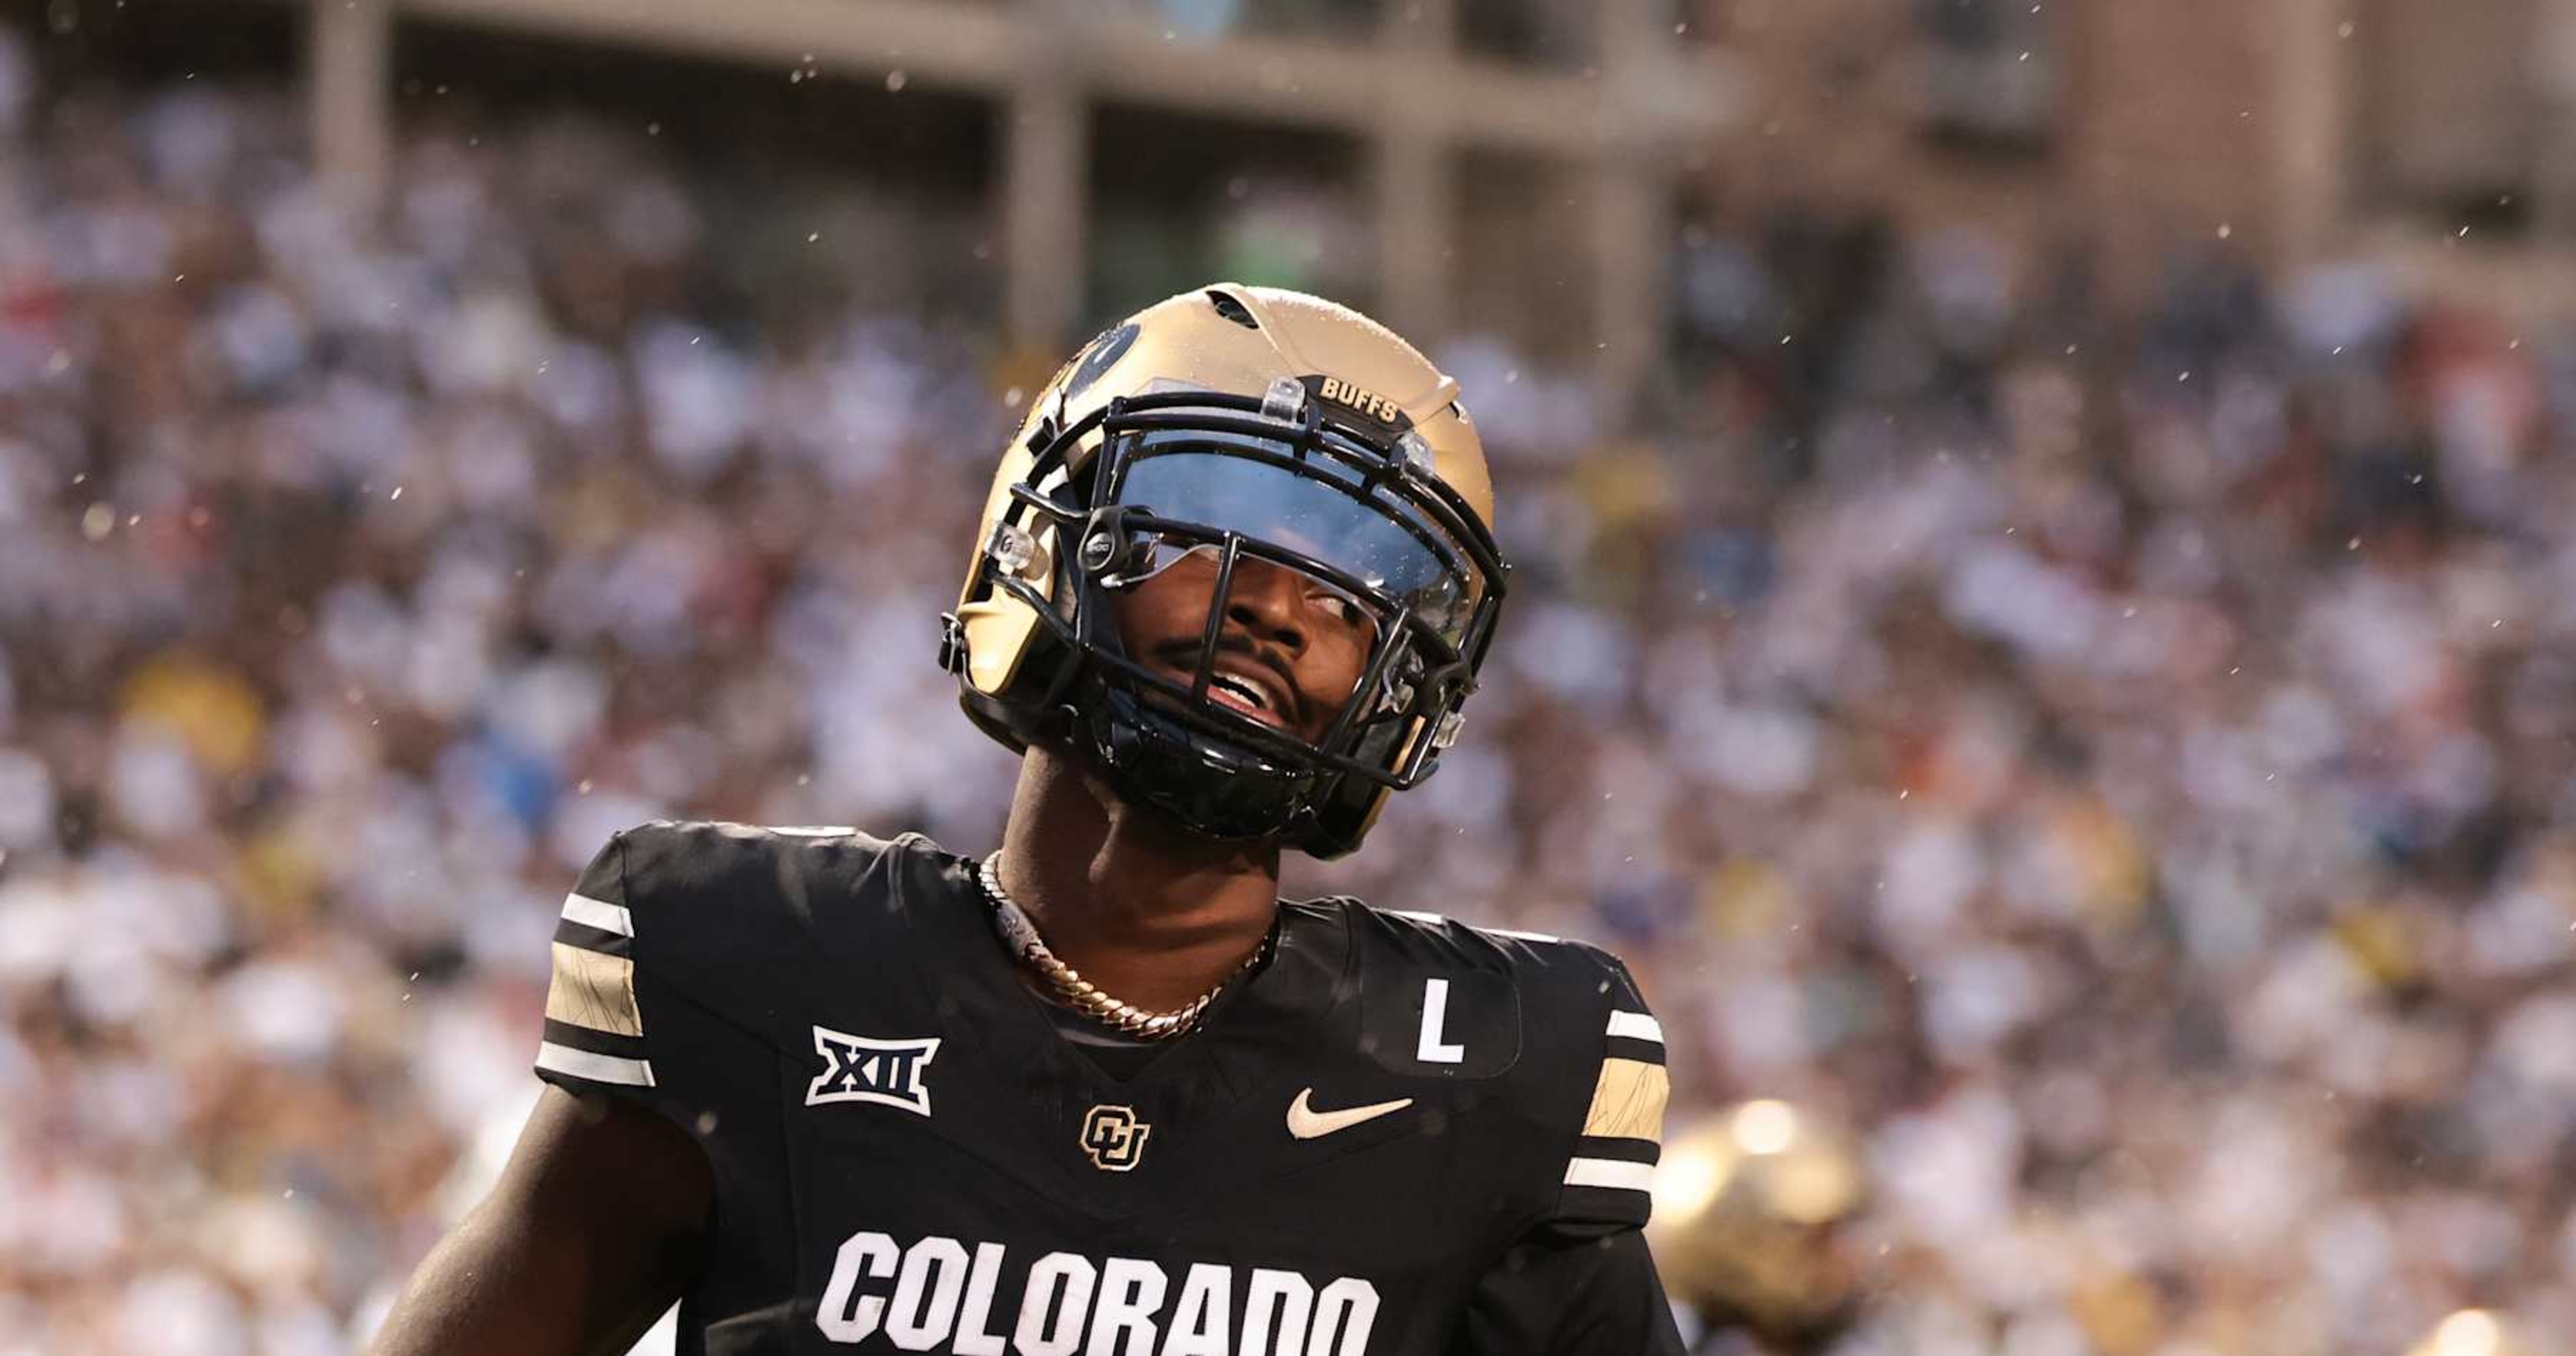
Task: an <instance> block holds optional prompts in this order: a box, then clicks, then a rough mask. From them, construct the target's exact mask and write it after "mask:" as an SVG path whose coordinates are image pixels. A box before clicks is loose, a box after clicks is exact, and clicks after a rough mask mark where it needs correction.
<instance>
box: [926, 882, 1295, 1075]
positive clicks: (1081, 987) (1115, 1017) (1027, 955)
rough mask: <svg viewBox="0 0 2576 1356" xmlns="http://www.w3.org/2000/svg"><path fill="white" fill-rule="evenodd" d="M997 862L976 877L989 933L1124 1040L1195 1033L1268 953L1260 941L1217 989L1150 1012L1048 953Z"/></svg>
mask: <svg viewBox="0 0 2576 1356" xmlns="http://www.w3.org/2000/svg"><path fill="white" fill-rule="evenodd" d="M1001 860H1002V854H1001V853H998V852H996V853H994V854H993V855H991V856H989V857H986V858H985V859H984V862H983V865H982V866H981V867H980V868H978V869H977V872H976V877H977V879H978V880H979V881H980V882H981V883H982V884H983V887H984V898H985V899H987V900H989V901H991V903H992V905H993V928H994V930H995V931H997V932H999V933H1001V934H1002V944H1003V945H1004V946H1007V947H1009V948H1010V950H1011V954H1012V955H1014V956H1016V957H1018V958H1019V959H1021V960H1023V961H1025V962H1027V963H1028V966H1029V968H1030V969H1033V970H1035V971H1037V973H1038V978H1040V979H1043V980H1045V981H1046V985H1047V987H1048V988H1049V989H1051V990H1053V991H1054V993H1055V996H1056V997H1057V998H1058V999H1061V1000H1062V1001H1063V1002H1064V1004H1065V1005H1066V1006H1068V1007H1070V1008H1072V1009H1073V1010H1074V1011H1076V1012H1079V1013H1081V1014H1082V1015H1083V1016H1085V1017H1089V1018H1090V1019H1092V1020H1093V1021H1095V1022H1098V1023H1100V1024H1101V1025H1102V1026H1105V1027H1108V1028H1109V1029H1110V1030H1112V1031H1116V1032H1119V1033H1121V1034H1123V1035H1129V1036H1137V1037H1141V1038H1143V1039H1145V1040H1149V1041H1160V1040H1170V1039H1171V1038H1172V1037H1174V1036H1178V1035H1182V1034H1184V1033H1186V1032H1189V1031H1191V1030H1193V1029H1195V1028H1196V1027H1197V1026H1198V1023H1199V1018H1201V1017H1202V1016H1205V1015H1206V1013H1207V1009H1208V1004H1210V1003H1213V1002H1215V1001H1216V996H1217V995H1218V994H1221V993H1223V992H1225V986H1226V985H1228V984H1231V983H1233V982H1234V981H1235V980H1236V978H1237V977H1239V976H1241V975H1242V974H1243V972H1244V971H1246V970H1249V969H1251V968H1252V967H1253V964H1254V963H1255V962H1257V961H1259V960H1260V959H1261V953H1262V952H1263V951H1266V950H1268V949H1269V944H1268V943H1267V942H1264V943H1263V944H1262V945H1261V946H1260V947H1259V948H1256V949H1255V950H1254V951H1253V953H1252V954H1251V955H1249V956H1246V957H1245V958H1244V961H1243V964H1242V965H1241V966H1238V967H1237V968H1236V969H1235V972H1234V973H1233V974H1230V975H1227V976H1226V977H1225V978H1223V979H1220V980H1218V981H1217V982H1216V987H1215V988H1213V989H1210V990H1208V991H1207V992H1206V993H1203V994H1200V995H1199V996H1198V997H1196V998H1194V999H1191V1000H1190V1001H1189V1003H1188V1004H1187V1005H1186V1006H1183V1007H1178V1008H1174V1009H1173V1010H1171V1011H1170V1012H1152V1011H1148V1010H1147V1009H1144V1008H1140V1007H1138V1006H1136V1005H1135V1004H1133V1003H1129V1002H1126V1001H1124V1000H1122V999H1117V998H1112V997H1110V996H1109V995H1108V994H1105V993H1102V992H1101V991H1100V986H1098V985H1096V984H1093V983H1092V982H1091V981H1090V980H1087V979H1084V978H1083V977H1082V972H1080V971H1078V970H1076V969H1074V968H1073V967H1072V966H1070V965H1067V964H1065V963H1064V962H1063V961H1062V960H1060V959H1058V958H1057V957H1056V954H1055V952H1053V951H1051V950H1049V949H1048V948H1047V944H1046V939H1045V938H1043V937H1040V936H1039V935H1038V927H1037V924H1035V923H1033V922H1030V921H1029V915H1028V912H1027V911H1026V910H1024V909H1022V908H1021V907H1020V906H1019V904H1018V903H1017V902H1016V901H1014V900H1013V899H1012V898H1011V896H1010V894H1009V893H1008V892H1007V891H1005V890H1003V889H1002V873H1001V870H1000V868H999V867H998V866H997V865H996V863H998V862H1000V861H1001Z"/></svg>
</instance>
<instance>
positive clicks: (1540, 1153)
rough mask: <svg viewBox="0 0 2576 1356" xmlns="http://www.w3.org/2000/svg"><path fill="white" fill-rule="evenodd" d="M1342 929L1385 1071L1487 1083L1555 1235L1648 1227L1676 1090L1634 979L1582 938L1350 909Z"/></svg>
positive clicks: (1487, 1096) (1489, 1099) (1658, 1028)
mask: <svg viewBox="0 0 2576 1356" xmlns="http://www.w3.org/2000/svg"><path fill="white" fill-rule="evenodd" d="M1348 915H1349V917H1350V919H1351V929H1352V933H1353V936H1354V939H1355V942H1356V947H1355V950H1356V952H1357V960H1358V966H1357V969H1358V972H1359V974H1360V977H1361V1000H1360V1001H1361V1004H1362V1008H1363V1021H1362V1025H1363V1028H1364V1031H1365V1033H1366V1034H1365V1035H1364V1037H1363V1039H1364V1040H1367V1041H1371V1042H1374V1043H1375V1044H1376V1045H1377V1046H1378V1047H1379V1049H1378V1050H1377V1051H1375V1052H1374V1053H1376V1054H1377V1055H1378V1057H1379V1059H1380V1061H1381V1062H1382V1063H1392V1064H1396V1065H1398V1066H1399V1067H1401V1068H1402V1070H1403V1071H1404V1072H1409V1073H1413V1074H1415V1075H1417V1076H1419V1075H1424V1074H1430V1075H1437V1076H1447V1077H1451V1078H1457V1079H1461V1080H1483V1083H1482V1086H1483V1088H1484V1089H1485V1090H1486V1091H1485V1093H1484V1096H1483V1098H1482V1100H1483V1102H1484V1103H1485V1104H1486V1105H1488V1106H1489V1107H1490V1108H1491V1110H1492V1111H1493V1112H1496V1113H1499V1114H1500V1116H1501V1118H1502V1119H1503V1121H1504V1122H1505V1123H1507V1124H1512V1125H1517V1126H1518V1127H1520V1132H1521V1134H1522V1135H1523V1136H1525V1137H1526V1138H1527V1140H1528V1142H1529V1143H1530V1144H1531V1145H1532V1146H1534V1150H1535V1155H1536V1157H1537V1158H1538V1159H1539V1160H1540V1161H1538V1162H1536V1163H1534V1164H1533V1165H1532V1167H1533V1170H1535V1171H1537V1172H1541V1173H1543V1174H1544V1180H1543V1182H1540V1183H1538V1184H1539V1185H1543V1186H1544V1187H1545V1189H1546V1191H1547V1193H1548V1196H1549V1200H1548V1202H1547V1204H1546V1206H1545V1209H1546V1211H1547V1213H1548V1216H1549V1218H1551V1219H1552V1220H1553V1221H1554V1222H1555V1223H1556V1225H1557V1226H1558V1227H1561V1228H1574V1229H1588V1228H1594V1227H1603V1228H1622V1227H1630V1226H1633V1225H1635V1224H1639V1223H1642V1222H1643V1221H1644V1219H1645V1213H1644V1212H1645V1208H1646V1201H1647V1186H1648V1183H1649V1180H1650V1174H1651V1173H1652V1171H1653V1167H1654V1163H1655V1160H1656V1159H1657V1157H1658V1156H1659V1155H1660V1152H1661V1145H1662V1139H1663V1114H1664V1104H1665V1101H1666V1098H1667V1095H1668V1091H1669V1083H1668V1081H1667V1079H1666V1076H1665V1065H1664V1033H1663V1028H1662V1025H1661V1024H1660V1023H1658V1022H1657V1021H1656V1019H1655V1017H1654V1014H1653V1012H1652V1010H1651V1009H1649V1008H1648V1007H1647V1005H1646V1000H1645V997H1644V995H1643V994H1642V993H1640V992H1639V990H1638V988H1637V984H1636V981H1635V979H1634V978H1632V977H1631V976H1630V975H1629V973H1628V967H1627V966H1626V965H1625V964H1623V963H1622V962H1621V961H1620V960H1619V958H1618V957H1617V956H1615V955H1613V954H1612V953H1610V952H1609V951H1607V950H1605V949H1603V948H1601V947H1599V946H1595V945H1593V944H1591V943H1589V942H1585V941H1582V940H1579V939H1575V938H1569V937H1558V936H1550V935H1546V934H1542V933H1534V932H1521V931H1514V930H1510V929H1501V928H1486V927H1476V926H1472V925H1470V924H1466V923H1462V922H1458V921H1456V920H1454V919H1449V918H1443V917H1440V916H1438V915H1434V914H1421V913H1409V912H1399V911H1394V910H1388V909H1378V908H1372V907H1369V906H1367V905H1362V904H1358V903H1356V901H1354V902H1353V903H1352V906H1351V907H1350V909H1349V910H1348ZM1389 1047H1392V1048H1389ZM1390 1057H1391V1058H1390Z"/></svg>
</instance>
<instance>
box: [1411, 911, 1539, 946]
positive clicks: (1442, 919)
mask: <svg viewBox="0 0 2576 1356" xmlns="http://www.w3.org/2000/svg"><path fill="white" fill-rule="evenodd" d="M1385 912H1387V913H1390V914H1393V915H1394V916H1396V917H1398V918H1410V919H1412V920H1413V921H1414V922H1417V923H1455V922H1457V921H1458V920H1456V919H1454V918H1451V917H1449V916H1448V915H1446V914H1437V913H1422V912H1419V911H1417V910H1413V909H1388V910H1385ZM1458 926H1460V927H1462V928H1474V929H1475V930H1476V931H1478V932H1490V933H1492V934H1493V935H1495V936H1497V937H1517V938H1519V939H1520V940H1522V941H1524V942H1562V941H1564V940H1565V939H1564V938H1562V937H1550V936H1549V935H1547V934H1546V933H1544V932H1521V931H1518V930H1516V929H1513V928H1489V927H1483V926H1480V925H1478V924H1475V923H1459V924H1458Z"/></svg>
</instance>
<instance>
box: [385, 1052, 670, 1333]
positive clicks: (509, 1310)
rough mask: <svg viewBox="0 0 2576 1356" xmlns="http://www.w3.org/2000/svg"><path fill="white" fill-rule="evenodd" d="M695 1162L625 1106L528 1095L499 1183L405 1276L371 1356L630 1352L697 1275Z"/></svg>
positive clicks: (636, 1109) (665, 1132) (651, 1118)
mask: <svg viewBox="0 0 2576 1356" xmlns="http://www.w3.org/2000/svg"><path fill="white" fill-rule="evenodd" d="M712 1191H713V1182H712V1176H711V1173H710V1171H709V1168H708V1165H707V1158H706V1154H705V1152H704V1151H703V1150H701V1149H700V1148H699V1147H698V1145H697V1143H696V1141H694V1140H692V1139H691V1138H690V1137H689V1136H688V1134H687V1133H686V1132H684V1131H682V1130H681V1129H680V1128H679V1127H678V1126H675V1125H673V1124H671V1122H670V1121H669V1120H667V1119H665V1118H664V1117H662V1116H660V1115H658V1114H656V1113H654V1112H652V1111H650V1110H648V1109H646V1108H644V1107H642V1106H639V1105H636V1104H634V1103H632V1102H624V1101H619V1100H616V1099H613V1098H609V1097H605V1096H599V1095H582V1096H576V1095H574V1094H573V1093H570V1092H567V1091H565V1090H564V1089H563V1088H561V1087H554V1086H549V1087H547V1088H546V1089H545V1091H544V1093H543V1094H542V1095H541V1096H540V1097H539V1099H538V1102H537V1109H536V1111H535V1112H534V1113H533V1114H532V1115H530V1116H529V1117H528V1124H527V1128H526V1129H524V1130H522V1131H521V1132H520V1134H519V1143H518V1147H517V1148H516V1149H514V1150H513V1151H512V1152H511V1155H510V1163H509V1166H508V1167H507V1168H505V1169H504V1170H503V1172H502V1174H501V1180H500V1183H499V1184H498V1185H497V1186H495V1187H494V1188H493V1190H492V1194H491V1195H489V1196H487V1197H485V1198H484V1200H483V1202H482V1203H481V1204H480V1205H477V1206H476V1207H475V1208H474V1209H473V1211H471V1212H470V1213H469V1214H467V1215H466V1217H465V1219H464V1221H463V1222H462V1223H460V1224H458V1225H457V1227H456V1230H455V1232H453V1233H451V1234H449V1235H448V1236H447V1238H446V1239H445V1240H444V1241H442V1242H441V1243H440V1244H439V1245H438V1246H437V1247H436V1248H435V1249H433V1250H431V1252H430V1254H429V1257H428V1258H427V1259H426V1260H425V1261H423V1262H422V1263H421V1266H420V1269H419V1270H418V1271H417V1272H414V1273H413V1275H412V1278H411V1283H410V1284H409V1285H408V1286H406V1287H404V1290H403V1294H402V1298H401V1299H400V1300H398V1301H397V1302H396V1303H395V1305H394V1308H393V1312H392V1314H391V1315H390V1316H388V1317H387V1318H386V1320H385V1325H384V1328H383V1329H382V1330H381V1331H380V1332H379V1333H378V1335H377V1337H376V1340H375V1342H374V1344H373V1345H372V1346H371V1347H370V1348H369V1350H370V1351H371V1352H372V1353H373V1356H445V1354H446V1353H457V1354H458V1356H465V1354H466V1353H472V1354H473V1356H582V1354H585V1353H590V1352H620V1351H624V1350H626V1349H627V1347H628V1346H629V1345H631V1344H632V1343H633V1341H634V1340H635V1338H636V1337H638V1336H639V1335H641V1334H642V1333H643V1331H644V1329H646V1328H647V1327H649V1326H651V1325H652V1322H653V1320H654V1319H655V1318H656V1317H658V1316H659V1315H660V1314H661V1312H662V1311H663V1310H664V1309H666V1308H668V1307H669V1306H670V1304H671V1302H672V1301H673V1300H674V1299H676V1298H678V1296H679V1295H680V1293H681V1292H682V1291H683V1290H684V1289H686V1288H687V1287H688V1284H689V1282H690V1281H691V1279H692V1278H694V1277H695V1276H696V1274H697V1272H698V1270H699V1268H700V1267H701V1266H702V1265H703V1262H704V1256H705V1239H706V1221H707V1210H708V1204H709V1201H710V1199H711V1195H712Z"/></svg>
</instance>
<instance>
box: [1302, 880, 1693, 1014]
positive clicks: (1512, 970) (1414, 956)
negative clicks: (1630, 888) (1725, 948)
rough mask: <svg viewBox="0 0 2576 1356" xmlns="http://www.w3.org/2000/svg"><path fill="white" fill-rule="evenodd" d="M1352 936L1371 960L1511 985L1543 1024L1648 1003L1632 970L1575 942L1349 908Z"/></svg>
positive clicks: (1408, 914) (1356, 903) (1354, 905)
mask: <svg viewBox="0 0 2576 1356" xmlns="http://www.w3.org/2000/svg"><path fill="white" fill-rule="evenodd" d="M1349 914H1350V918H1351V930H1352V934H1353V937H1354V939H1355V942H1356V945H1357V946H1358V947H1359V949H1360V950H1361V952H1362V954H1363V957H1364V963H1366V959H1376V960H1377V961H1378V962H1379V963H1380V964H1381V965H1384V966H1387V967H1388V968H1391V969H1401V970H1419V971H1422V972H1423V973H1425V974H1435V973H1439V972H1451V973H1456V972H1465V973H1473V974H1489V975H1495V976H1499V977H1502V978H1504V979H1506V980H1508V981H1509V982H1510V984H1511V985H1512V988H1513V990H1514V992H1515V993H1516V994H1517V995H1518V996H1519V1002H1520V1005H1521V1007H1522V1008H1523V1009H1524V1010H1525V1011H1527V1012H1528V1013H1530V1014H1531V1015H1532V1016H1534V1017H1536V1018H1538V1019H1539V1020H1543V1021H1549V1022H1561V1021H1569V1020H1572V1019H1573V1018H1575V1017H1577V1016H1580V1015H1583V1014H1587V1013H1596V1012H1597V1013H1599V1014H1602V1015H1603V1018H1604V1020H1605V1022H1606V1020H1607V1014H1609V1013H1610V1012H1613V1011H1616V1010H1618V1009H1620V1008H1622V1007H1623V1006H1624V1007H1629V1008H1632V1009H1635V1010H1638V1011H1641V1012H1642V1011H1643V1009H1644V1000H1643V999H1642V998H1640V997H1639V996H1638V994H1637V986H1636V983H1635V981H1634V980H1632V979H1631V978H1630V977H1629V975H1628V967H1627V966H1626V965H1625V964H1623V963H1621V961H1620V960H1619V958H1618V957H1617V956H1615V955H1613V954H1611V953H1610V952H1609V951H1607V950H1605V949H1603V948H1601V947H1599V946H1595V945H1593V944H1592V943H1590V942H1587V941H1584V940H1582V939H1580V938H1575V937H1560V936H1554V935H1551V934H1548V933H1541V932H1524V931H1519V930H1517V929H1512V928H1495V927H1484V926H1480V925H1477V924H1472V923H1465V922H1461V921H1459V920H1457V919H1454V918H1447V917H1443V916H1442V915H1439V914H1435V913H1418V912H1413V911H1410V910H1402V909H1382V908H1378V907H1375V906H1373V905H1369V904H1366V903H1362V902H1360V901H1358V900H1352V901H1349Z"/></svg>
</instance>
